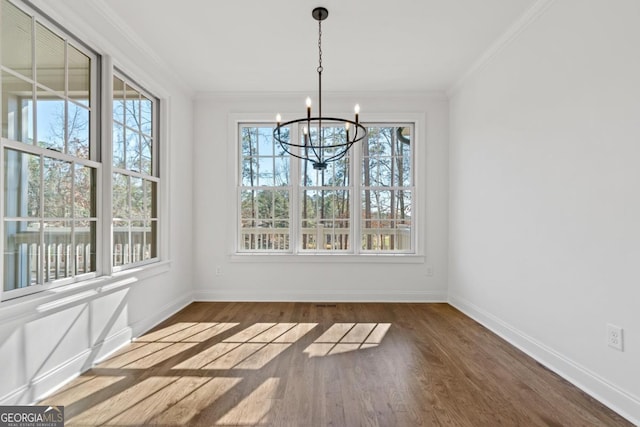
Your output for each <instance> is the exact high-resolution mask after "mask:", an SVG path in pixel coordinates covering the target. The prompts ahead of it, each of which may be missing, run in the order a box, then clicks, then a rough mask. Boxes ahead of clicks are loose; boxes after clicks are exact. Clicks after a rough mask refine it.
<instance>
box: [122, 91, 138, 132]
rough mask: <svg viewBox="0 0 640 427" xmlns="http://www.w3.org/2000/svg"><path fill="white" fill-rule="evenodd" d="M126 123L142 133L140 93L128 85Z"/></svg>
mask: <svg viewBox="0 0 640 427" xmlns="http://www.w3.org/2000/svg"><path fill="white" fill-rule="evenodd" d="M126 88H127V92H126V95H125V96H126V103H125V123H126V125H127V126H129V127H130V128H132V129H134V130H135V131H137V132H140V92H138V91H137V90H135V89H134V88H132V87H131V86H129V85H126Z"/></svg>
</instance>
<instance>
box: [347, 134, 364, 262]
mask: <svg viewBox="0 0 640 427" xmlns="http://www.w3.org/2000/svg"><path fill="white" fill-rule="evenodd" d="M367 143H368V142H367V137H366V136H365V138H364V139H363V140H362V141H360V142H359V143H358V144H357V146H356V148H355V149H353V150H351V156H352V157H351V164H350V165H349V168H350V169H349V173H350V174H351V179H350V180H349V192H350V196H351V198H350V203H351V209H350V211H351V212H350V213H349V214H350V220H351V232H350V239H351V245H352V252H353V253H354V254H359V253H360V245H361V241H362V236H361V228H360V226H361V217H362V215H361V207H362V201H361V197H362V188H361V175H362V144H367Z"/></svg>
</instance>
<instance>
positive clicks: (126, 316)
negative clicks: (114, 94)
mask: <svg viewBox="0 0 640 427" xmlns="http://www.w3.org/2000/svg"><path fill="white" fill-rule="evenodd" d="M96 4H97V3H95V2H93V1H86V0H82V1H78V2H77V4H75V5H74V6H75V7H74V10H71V9H68V8H67V6H65V5H63V4H61V3H56V4H52V2H46V1H44V0H43V1H37V2H36V5H37V6H39V7H41V8H42V9H43V10H44V11H45V12H46V13H48V14H49V15H50V16H51V17H52V18H54V19H56V20H58V21H59V22H60V23H61V24H62V25H64V26H65V27H66V28H67V29H68V30H70V31H71V32H73V33H74V34H76V35H77V36H79V37H80V38H81V39H82V40H84V41H85V42H87V43H88V44H89V45H90V46H91V47H92V48H94V49H96V50H97V51H98V52H99V53H101V54H108V55H111V56H112V57H113V61H114V63H116V64H117V65H118V66H119V67H120V68H121V69H123V70H124V71H126V72H127V73H129V75H130V76H131V77H132V78H133V79H135V80H136V81H138V82H139V83H140V84H141V85H143V86H144V87H145V88H147V89H149V90H150V91H151V92H152V93H155V94H157V95H158V96H160V97H162V98H163V101H164V103H163V107H165V108H168V110H166V113H167V117H168V123H166V124H167V125H168V134H167V136H168V138H166V139H167V140H165V141H164V143H166V148H167V151H165V152H163V153H162V154H161V155H162V156H164V157H163V158H164V159H166V161H165V162H163V164H164V165H165V166H167V167H166V168H165V169H163V170H162V174H163V177H165V179H166V184H167V185H168V186H169V189H168V192H167V194H168V195H169V198H170V200H169V203H167V206H168V210H169V212H168V214H169V215H168V217H165V218H163V220H168V221H169V222H168V224H167V225H168V227H167V230H168V240H169V244H170V246H171V250H170V258H169V260H168V261H169V262H166V263H163V264H162V265H161V266H158V267H156V268H152V269H147V270H145V271H142V272H133V273H128V274H126V275H123V276H122V277H120V279H119V280H115V279H113V280H108V281H102V282H97V283H94V284H91V285H88V284H80V285H79V286H65V287H62V288H59V289H54V290H52V291H48V292H42V293H39V294H36V295H32V296H27V297H22V298H18V299H15V300H10V301H8V302H3V303H2V305H1V306H0V360H1V361H2V363H0V378H1V380H0V404H14V403H23V404H24V403H32V402H34V401H36V400H37V399H38V398H39V397H41V396H42V395H43V394H46V393H47V392H48V391H50V390H51V389H53V388H54V387H56V386H58V385H59V384H60V383H62V382H64V381H66V380H68V379H70V378H71V377H73V376H74V375H77V374H78V373H79V372H81V371H83V370H85V369H87V368H88V367H90V366H91V365H92V363H93V362H95V361H96V360H99V359H100V358H102V357H104V356H105V355H106V354H108V353H109V352H111V351H113V350H114V349H115V348H117V347H119V346H121V345H123V344H125V343H127V342H128V340H129V339H130V338H131V337H132V336H137V335H139V334H141V333H142V332H144V331H145V330H146V329H148V328H150V327H152V326H154V325H155V324H156V323H158V322H159V321H161V320H162V319H164V318H165V317H167V316H168V315H170V314H171V313H173V312H174V311H176V310H178V309H180V308H182V307H183V306H184V305H185V304H187V303H189V302H190V301H191V285H192V267H193V264H192V239H191V237H192V228H191V224H192V212H193V210H192V206H193V197H192V196H193V195H192V192H191V184H192V174H191V166H192V156H193V150H192V147H193V122H192V116H193V104H192V100H191V99H192V96H191V94H190V93H189V92H188V91H187V90H185V88H184V85H182V84H181V83H179V82H176V81H175V79H174V78H173V77H172V76H171V75H170V74H169V73H167V72H166V69H165V68H163V67H161V66H159V64H158V63H157V60H156V59H154V58H150V57H149V56H148V55H147V54H146V53H145V51H144V49H143V48H141V47H140V46H136V45H135V44H134V43H132V39H131V38H129V37H127V35H126V34H124V33H123V31H122V29H121V28H115V27H113V24H112V21H111V20H110V19H109V17H108V16H106V15H104V14H102V13H101V10H100V8H99V7H98V6H96ZM54 6H55V7H54ZM63 8H66V9H63ZM76 8H77V9H76ZM75 11H78V12H80V13H82V14H83V16H84V17H85V19H79V18H77V15H76V14H75ZM145 70H148V71H145Z"/></svg>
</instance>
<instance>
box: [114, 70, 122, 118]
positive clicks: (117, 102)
mask: <svg viewBox="0 0 640 427" xmlns="http://www.w3.org/2000/svg"><path fill="white" fill-rule="evenodd" d="M113 120H115V121H117V122H119V123H124V82H123V81H122V80H120V79H119V78H117V77H114V78H113Z"/></svg>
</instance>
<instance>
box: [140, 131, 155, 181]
mask: <svg viewBox="0 0 640 427" xmlns="http://www.w3.org/2000/svg"><path fill="white" fill-rule="evenodd" d="M141 141H142V147H141V148H142V152H141V155H140V163H141V165H140V166H141V169H140V172H141V173H144V174H147V175H151V174H152V173H153V170H152V161H151V150H152V145H151V144H152V139H151V138H150V137H148V136H146V135H143V136H142V140H141Z"/></svg>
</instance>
